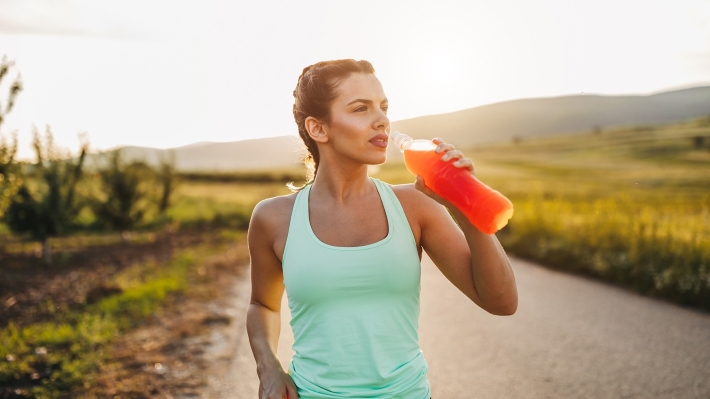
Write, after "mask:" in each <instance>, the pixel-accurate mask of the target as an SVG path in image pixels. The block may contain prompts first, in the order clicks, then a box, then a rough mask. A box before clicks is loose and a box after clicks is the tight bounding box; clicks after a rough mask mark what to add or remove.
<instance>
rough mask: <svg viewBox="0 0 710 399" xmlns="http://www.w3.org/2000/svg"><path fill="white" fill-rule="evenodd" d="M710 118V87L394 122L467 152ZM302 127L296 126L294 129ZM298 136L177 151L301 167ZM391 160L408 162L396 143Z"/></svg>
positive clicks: (154, 154) (143, 151) (225, 166)
mask: <svg viewBox="0 0 710 399" xmlns="http://www.w3.org/2000/svg"><path fill="white" fill-rule="evenodd" d="M705 115H710V86H707V87H696V88H690V89H684V90H676V91H669V92H664V93H659V94H654V95H648V96H601V95H577V96H564V97H553V98H530V99H521V100H512V101H505V102H501V103H496V104H490V105H484V106H480V107H475V108H470V109H465V110H461V111H456V112H450V113H446V114H439V115H428V116H422V117H418V118H412V119H405V120H400V121H394V122H392V129H393V130H399V131H401V132H403V133H406V134H408V135H410V136H412V137H415V138H430V137H442V138H443V139H445V140H446V141H449V142H451V143H453V144H455V145H456V146H457V147H459V148H468V147H471V146H473V145H476V144H480V143H492V142H501V141H509V140H511V139H512V138H513V137H517V138H519V139H526V138H529V137H537V136H546V135H553V134H560V133H575V132H580V133H582V132H589V131H591V130H592V129H594V127H595V126H598V127H599V128H602V129H604V128H608V127H611V126H620V125H626V126H629V125H653V124H661V123H671V122H675V121H679V120H684V119H689V118H694V117H699V116H705ZM294 130H295V127H294ZM301 146H302V144H301V142H300V138H298V137H297V136H295V135H294V136H282V137H272V138H266V139H254V140H243V141H235V142H227V143H210V142H201V143H196V144H192V145H188V146H185V147H178V148H175V149H173V150H174V151H175V155H176V158H177V167H178V169H181V170H195V171H200V170H212V171H219V170H221V171H224V170H235V169H247V170H249V169H251V170H253V169H281V168H288V167H293V166H296V165H297V162H298V159H299V150H300V148H301ZM125 151H126V153H127V155H129V156H131V157H139V158H145V159H147V160H148V161H149V162H151V163H156V162H157V161H158V160H159V159H160V157H161V156H165V155H164V154H165V152H166V151H167V150H157V149H153V148H143V147H126V148H125ZM388 154H389V156H390V158H391V159H394V160H398V159H401V155H400V154H399V152H398V151H397V150H396V149H394V148H393V146H390V148H389V149H388Z"/></svg>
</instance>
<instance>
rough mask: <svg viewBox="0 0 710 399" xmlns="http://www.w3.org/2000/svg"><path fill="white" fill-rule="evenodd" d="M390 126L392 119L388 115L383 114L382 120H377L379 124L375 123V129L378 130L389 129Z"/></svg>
mask: <svg viewBox="0 0 710 399" xmlns="http://www.w3.org/2000/svg"><path fill="white" fill-rule="evenodd" d="M389 126H390V119H389V118H388V117H387V115H386V114H385V113H384V112H383V113H382V115H381V116H380V118H379V119H378V120H377V123H375V128H376V129H387V128H389Z"/></svg>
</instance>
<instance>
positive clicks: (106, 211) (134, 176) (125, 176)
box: [93, 150, 152, 239]
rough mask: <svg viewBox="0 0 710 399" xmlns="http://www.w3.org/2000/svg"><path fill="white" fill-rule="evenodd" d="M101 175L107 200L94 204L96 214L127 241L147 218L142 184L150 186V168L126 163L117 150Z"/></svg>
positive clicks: (145, 195) (139, 164)
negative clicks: (134, 229)
mask: <svg viewBox="0 0 710 399" xmlns="http://www.w3.org/2000/svg"><path fill="white" fill-rule="evenodd" d="M98 173H99V176H100V179H101V186H102V191H103V192H104V193H105V195H106V197H105V199H103V200H97V201H95V202H94V204H93V210H94V214H95V215H96V217H97V218H98V219H99V220H100V221H101V222H103V223H105V224H107V225H109V226H110V227H112V228H114V229H116V230H119V231H121V232H122V233H124V234H123V237H124V239H125V237H126V234H125V233H127V231H128V230H129V229H131V228H133V227H134V226H135V225H136V224H137V223H139V222H140V221H141V220H142V219H143V216H144V215H145V203H144V202H143V201H142V200H143V199H144V198H146V197H147V191H146V190H145V188H144V187H143V186H144V185H143V184H142V183H144V182H145V183H149V181H150V179H151V177H152V176H151V170H150V167H149V166H148V165H146V164H145V163H143V162H137V161H132V162H129V163H126V162H124V161H123V160H122V158H121V150H116V151H114V152H113V154H111V156H110V160H109V164H108V165H107V166H106V167H104V168H102V169H101V170H99V172H98Z"/></svg>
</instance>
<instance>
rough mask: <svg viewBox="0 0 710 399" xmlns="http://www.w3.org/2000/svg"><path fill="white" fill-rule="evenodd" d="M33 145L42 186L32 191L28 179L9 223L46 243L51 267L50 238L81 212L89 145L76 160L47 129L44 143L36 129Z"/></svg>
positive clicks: (12, 207)
mask: <svg viewBox="0 0 710 399" xmlns="http://www.w3.org/2000/svg"><path fill="white" fill-rule="evenodd" d="M33 146H34V149H35V154H36V156H37V163H36V164H35V165H33V169H34V174H36V181H37V183H38V185H39V187H38V188H37V189H35V190H31V189H30V187H28V185H27V182H26V180H27V179H25V181H24V182H22V184H20V185H19V189H18V192H17V194H15V195H14V196H13V197H12V199H11V201H10V206H9V207H8V209H7V212H6V213H5V221H6V222H7V225H8V226H9V227H10V229H11V230H12V231H14V232H16V233H30V235H31V237H32V238H33V239H35V240H38V241H40V242H42V249H43V251H42V252H43V256H44V260H45V263H46V264H47V265H51V263H52V254H51V247H50V245H49V239H50V237H55V236H57V235H60V234H63V233H65V232H66V231H67V229H68V228H69V227H70V226H71V224H72V222H73V221H74V219H75V218H76V215H77V214H78V213H79V211H80V210H81V205H79V204H78V202H77V201H76V198H75V193H76V186H77V183H78V182H79V180H80V179H81V176H82V167H83V165H84V159H85V157H86V152H87V151H88V147H89V144H88V142H87V141H84V142H82V145H81V153H80V155H79V157H78V158H76V159H75V160H72V159H70V157H69V154H68V153H67V152H65V151H61V150H59V149H58V148H57V147H56V146H55V145H54V138H53V136H52V132H51V130H50V128H49V126H47V130H46V133H45V138H44V142H42V140H41V139H40V135H39V132H38V131H37V128H35V129H34V142H33Z"/></svg>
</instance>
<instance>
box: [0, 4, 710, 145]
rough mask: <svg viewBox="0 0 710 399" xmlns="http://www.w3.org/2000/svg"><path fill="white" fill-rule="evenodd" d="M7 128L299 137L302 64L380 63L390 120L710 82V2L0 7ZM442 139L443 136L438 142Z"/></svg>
mask: <svg viewBox="0 0 710 399" xmlns="http://www.w3.org/2000/svg"><path fill="white" fill-rule="evenodd" d="M0 55H5V56H6V57H7V58H8V59H9V60H12V61H14V63H15V68H14V69H13V71H12V73H11V76H10V77H9V78H6V79H5V80H4V81H3V82H2V84H1V85H0V103H2V104H4V103H5V101H6V99H7V90H8V88H9V84H10V79H11V78H14V77H15V76H16V74H17V73H18V72H19V73H20V74H21V78H22V82H23V85H24V90H23V92H22V93H20V95H19V96H18V98H17V103H16V106H15V108H14V109H13V110H12V112H11V113H10V114H9V115H8V116H7V117H6V121H5V123H4V124H3V126H2V127H1V129H2V133H4V134H5V136H7V135H8V134H10V133H11V132H13V131H16V132H17V134H18V137H19V139H20V144H19V145H20V148H19V157H20V158H24V159H31V158H32V156H33V155H32V154H33V153H32V150H31V147H30V143H31V137H32V131H33V127H36V128H37V129H39V131H40V132H44V131H45V128H46V126H47V125H50V126H51V129H52V131H53V133H54V136H55V141H56V142H57V143H58V144H59V145H61V146H63V147H65V148H67V149H69V150H72V151H76V149H77V148H78V145H79V138H78V134H81V133H84V134H86V135H87V136H88V138H89V140H90V142H91V148H92V150H94V151H97V150H103V149H108V148H115V147H117V146H122V145H138V146H148V147H157V148H171V147H178V146H183V145H188V144H192V143H195V142H200V141H213V142H224V141H235V140H244V139H251V138H260V137H273V136H283V135H295V134H297V130H296V125H295V123H294V121H293V116H292V113H291V109H292V105H293V96H292V92H293V89H294V87H295V85H296V81H297V79H298V76H299V75H300V73H301V71H302V70H303V68H304V67H306V66H307V65H310V64H313V63H315V62H318V61H322V60H328V59H339V58H354V59H366V60H369V61H371V62H372V63H373V65H374V67H375V70H376V74H377V76H378V78H379V79H380V81H381V82H382V84H383V86H384V89H385V93H386V95H387V97H388V99H389V102H390V108H389V115H390V119H391V120H399V119H405V118H411V117H415V116H421V115H428V114H438V113H445V112H451V111H456V110H461V109H465V108H471V107H475V106H479V105H483V104H489V103H494V102H500V101H506V100H512V99H517V98H530V97H549V96H561V95H573V94H582V93H584V94H605V95H617V94H642V95H647V94H652V93H657V92H661V91H667V90H673V89H678V88H685V87H693V86H706V85H710V0H655V1H648V0H594V1H589V0H574V1H572V0H568V1H562V0H505V1H492V0H487V1H475V0H465V1H464V0H460V1H447V0H437V1H412V0H409V1H388V0H379V1H369V0H361V1H358V2H345V1H269V2H256V1H249V2H247V1H234V0H232V1H210V0H200V1H186V0H171V1H157V0H121V1H112V0H111V1H110V0H105V1H96V0H81V1H79V0H77V1H69V0H63V1H62V0H56V1H49V0H0ZM433 136H436V132H432V137H433Z"/></svg>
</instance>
